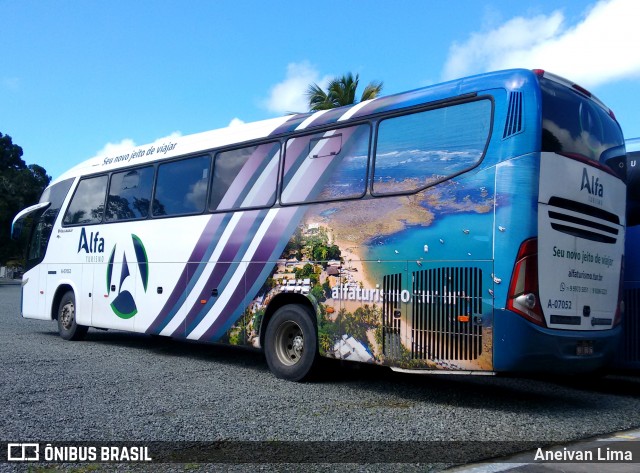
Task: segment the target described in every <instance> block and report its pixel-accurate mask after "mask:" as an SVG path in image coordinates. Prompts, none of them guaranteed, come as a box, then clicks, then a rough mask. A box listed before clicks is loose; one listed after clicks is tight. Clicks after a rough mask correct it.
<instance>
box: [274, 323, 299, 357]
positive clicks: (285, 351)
mask: <svg viewBox="0 0 640 473" xmlns="http://www.w3.org/2000/svg"><path fill="white" fill-rule="evenodd" d="M275 348H276V355H277V357H278V360H279V361H280V362H281V363H282V364H284V365H287V366H291V365H295V364H296V363H298V362H299V361H300V360H301V359H302V354H303V352H304V335H303V333H302V329H301V328H300V326H299V325H298V324H297V323H295V322H292V321H287V322H284V323H283V324H281V325H280V327H278V330H277V332H276V336H275Z"/></svg>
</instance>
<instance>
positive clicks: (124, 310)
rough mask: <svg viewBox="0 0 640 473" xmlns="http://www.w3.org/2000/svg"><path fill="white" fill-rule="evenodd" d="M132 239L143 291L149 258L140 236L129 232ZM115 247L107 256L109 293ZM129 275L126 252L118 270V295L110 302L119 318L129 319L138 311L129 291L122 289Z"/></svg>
mask: <svg viewBox="0 0 640 473" xmlns="http://www.w3.org/2000/svg"><path fill="white" fill-rule="evenodd" d="M131 239H132V241H133V249H134V252H135V255H136V262H137V264H138V271H139V272H140V280H141V281H142V286H143V287H144V292H147V284H148V283H149V259H148V258H147V251H146V250H145V248H144V245H143V244H142V241H141V240H140V238H138V237H137V236H136V235H133V234H131ZM116 247H117V245H115V246H114V247H113V250H112V251H111V256H110V257H109V263H108V264H107V294H108V295H110V294H111V287H112V285H113V284H112V283H113V277H114V275H113V262H114V260H115V256H116ZM129 276H131V272H130V271H129V263H128V262H127V254H126V253H123V255H122V269H121V270H120V282H119V284H118V295H117V296H116V298H115V299H114V300H113V302H112V303H111V310H113V312H114V313H115V314H116V315H117V316H118V317H120V318H121V319H130V318H131V317H133V316H134V315H136V314H137V313H138V307H137V306H136V301H135V300H134V299H133V296H132V295H131V293H130V292H129V291H127V290H124V291H123V290H122V285H123V284H124V282H125V281H126V280H127V278H128V277H129Z"/></svg>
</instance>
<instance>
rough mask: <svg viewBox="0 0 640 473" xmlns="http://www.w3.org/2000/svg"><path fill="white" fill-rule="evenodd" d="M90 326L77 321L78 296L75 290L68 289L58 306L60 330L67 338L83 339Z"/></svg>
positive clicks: (61, 334) (63, 336) (62, 335)
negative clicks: (79, 323)
mask: <svg viewBox="0 0 640 473" xmlns="http://www.w3.org/2000/svg"><path fill="white" fill-rule="evenodd" d="M87 330H88V327H85V326H84V325H78V324H77V323H76V297H75V294H74V293H73V291H67V292H66V293H65V294H64V296H62V299H60V306H59V307H58V332H60V336H61V337H62V338H64V339H65V340H82V339H83V338H84V336H85V335H86V334H87Z"/></svg>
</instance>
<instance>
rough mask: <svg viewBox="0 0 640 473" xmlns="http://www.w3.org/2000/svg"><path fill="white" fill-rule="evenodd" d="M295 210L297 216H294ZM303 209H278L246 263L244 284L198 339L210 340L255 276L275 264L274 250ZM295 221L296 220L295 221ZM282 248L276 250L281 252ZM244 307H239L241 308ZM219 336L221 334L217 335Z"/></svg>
mask: <svg viewBox="0 0 640 473" xmlns="http://www.w3.org/2000/svg"><path fill="white" fill-rule="evenodd" d="M296 212H297V213H298V216H297V217H296ZM303 213H304V212H303V211H301V210H300V209H296V208H295V207H289V208H284V209H280V211H279V213H278V215H277V216H276V218H275V219H274V220H273V221H272V222H271V224H270V225H269V229H268V230H267V232H266V233H265V237H264V238H263V239H262V240H261V241H260V244H259V245H258V248H257V249H256V252H255V254H254V255H253V258H252V262H251V263H250V264H249V265H248V268H247V270H246V272H245V275H244V284H240V285H239V286H238V287H237V288H236V289H235V290H234V292H233V294H232V296H231V297H230V298H229V301H228V302H227V304H225V306H224V308H223V309H222V310H221V311H220V315H219V316H218V317H217V318H216V320H214V321H213V323H212V325H211V326H210V327H209V328H208V329H207V330H206V331H205V333H204V334H203V335H202V336H201V337H200V340H210V339H212V337H214V336H215V335H216V332H218V331H219V330H220V329H221V328H222V327H223V326H224V325H225V324H226V323H227V322H228V321H229V319H230V317H231V316H232V315H233V313H234V312H235V309H236V308H237V307H238V304H239V303H240V302H241V301H242V300H243V299H244V297H245V296H246V293H245V291H246V288H247V287H251V286H252V285H253V283H254V282H255V280H256V278H257V277H258V276H259V275H260V273H261V272H262V270H263V268H264V267H265V266H266V265H268V264H270V265H272V264H275V258H277V257H278V256H280V255H279V254H278V255H274V251H276V250H277V249H278V246H281V247H282V249H284V247H285V246H286V244H287V242H288V241H289V238H290V235H289V232H288V231H287V228H290V226H291V223H292V222H291V220H292V219H297V218H299V217H301V216H302V215H303ZM296 223H297V222H296ZM281 251H282V250H280V251H278V253H279V252H281ZM242 309H244V308H241V310H242ZM219 336H221V335H219Z"/></svg>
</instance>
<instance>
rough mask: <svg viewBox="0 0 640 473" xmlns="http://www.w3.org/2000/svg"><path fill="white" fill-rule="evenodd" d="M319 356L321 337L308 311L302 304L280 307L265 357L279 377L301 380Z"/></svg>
mask: <svg viewBox="0 0 640 473" xmlns="http://www.w3.org/2000/svg"><path fill="white" fill-rule="evenodd" d="M317 353H318V337H317V336H316V328H315V325H314V324H313V321H312V320H311V316H310V314H309V312H308V311H307V310H306V309H305V308H304V307H303V306H301V305H296V304H290V305H285V306H283V307H280V308H279V309H278V310H277V311H276V313H275V314H274V315H273V318H272V319H271V320H270V321H269V325H268V326H267V332H266V334H265V356H266V358H267V364H268V365H269V369H270V370H271V372H272V373H273V374H274V375H276V377H278V378H282V379H287V380H289V381H301V380H302V379H303V378H305V377H307V376H308V375H309V373H310V372H311V368H312V367H313V363H314V362H315V359H316V354H317Z"/></svg>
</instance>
